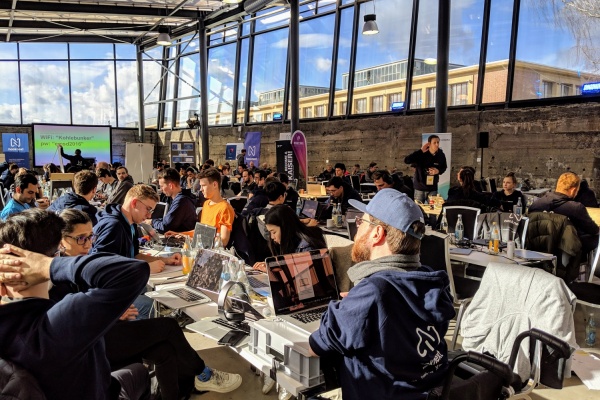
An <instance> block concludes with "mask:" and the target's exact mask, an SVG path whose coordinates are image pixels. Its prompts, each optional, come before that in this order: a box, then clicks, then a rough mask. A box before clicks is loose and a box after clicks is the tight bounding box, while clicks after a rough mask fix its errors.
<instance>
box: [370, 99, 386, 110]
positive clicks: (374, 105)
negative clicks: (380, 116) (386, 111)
mask: <svg viewBox="0 0 600 400" xmlns="http://www.w3.org/2000/svg"><path fill="white" fill-rule="evenodd" d="M382 111H383V96H373V97H371V112H382Z"/></svg>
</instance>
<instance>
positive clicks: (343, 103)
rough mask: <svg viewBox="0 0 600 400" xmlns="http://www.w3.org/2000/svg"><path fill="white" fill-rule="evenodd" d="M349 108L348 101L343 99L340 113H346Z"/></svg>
mask: <svg viewBox="0 0 600 400" xmlns="http://www.w3.org/2000/svg"><path fill="white" fill-rule="evenodd" d="M347 110H348V102H347V101H342V102H341V103H340V115H346V111H347Z"/></svg>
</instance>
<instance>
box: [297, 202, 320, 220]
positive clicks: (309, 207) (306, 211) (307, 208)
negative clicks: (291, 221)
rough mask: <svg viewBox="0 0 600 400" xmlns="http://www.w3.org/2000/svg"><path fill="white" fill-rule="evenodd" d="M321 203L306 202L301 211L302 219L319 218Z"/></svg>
mask: <svg viewBox="0 0 600 400" xmlns="http://www.w3.org/2000/svg"><path fill="white" fill-rule="evenodd" d="M318 207H319V202H318V201H316V200H304V203H303V204H302V211H300V218H312V219H315V217H316V216H317V208H318Z"/></svg>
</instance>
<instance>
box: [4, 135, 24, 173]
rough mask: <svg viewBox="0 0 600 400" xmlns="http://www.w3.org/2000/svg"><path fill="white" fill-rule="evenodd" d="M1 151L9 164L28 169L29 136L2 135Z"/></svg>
mask: <svg viewBox="0 0 600 400" xmlns="http://www.w3.org/2000/svg"><path fill="white" fill-rule="evenodd" d="M2 151H3V152H4V156H5V157H6V161H8V162H9V163H15V164H17V165H18V166H19V167H23V168H27V169H29V168H30V167H29V135H28V134H26V133H3V134H2Z"/></svg>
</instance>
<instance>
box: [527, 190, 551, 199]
mask: <svg viewBox="0 0 600 400" xmlns="http://www.w3.org/2000/svg"><path fill="white" fill-rule="evenodd" d="M549 191H550V189H549V188H542V189H532V190H527V191H525V192H522V193H523V194H528V195H530V196H536V197H540V196H541V195H543V194H544V193H546V192H549Z"/></svg>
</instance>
